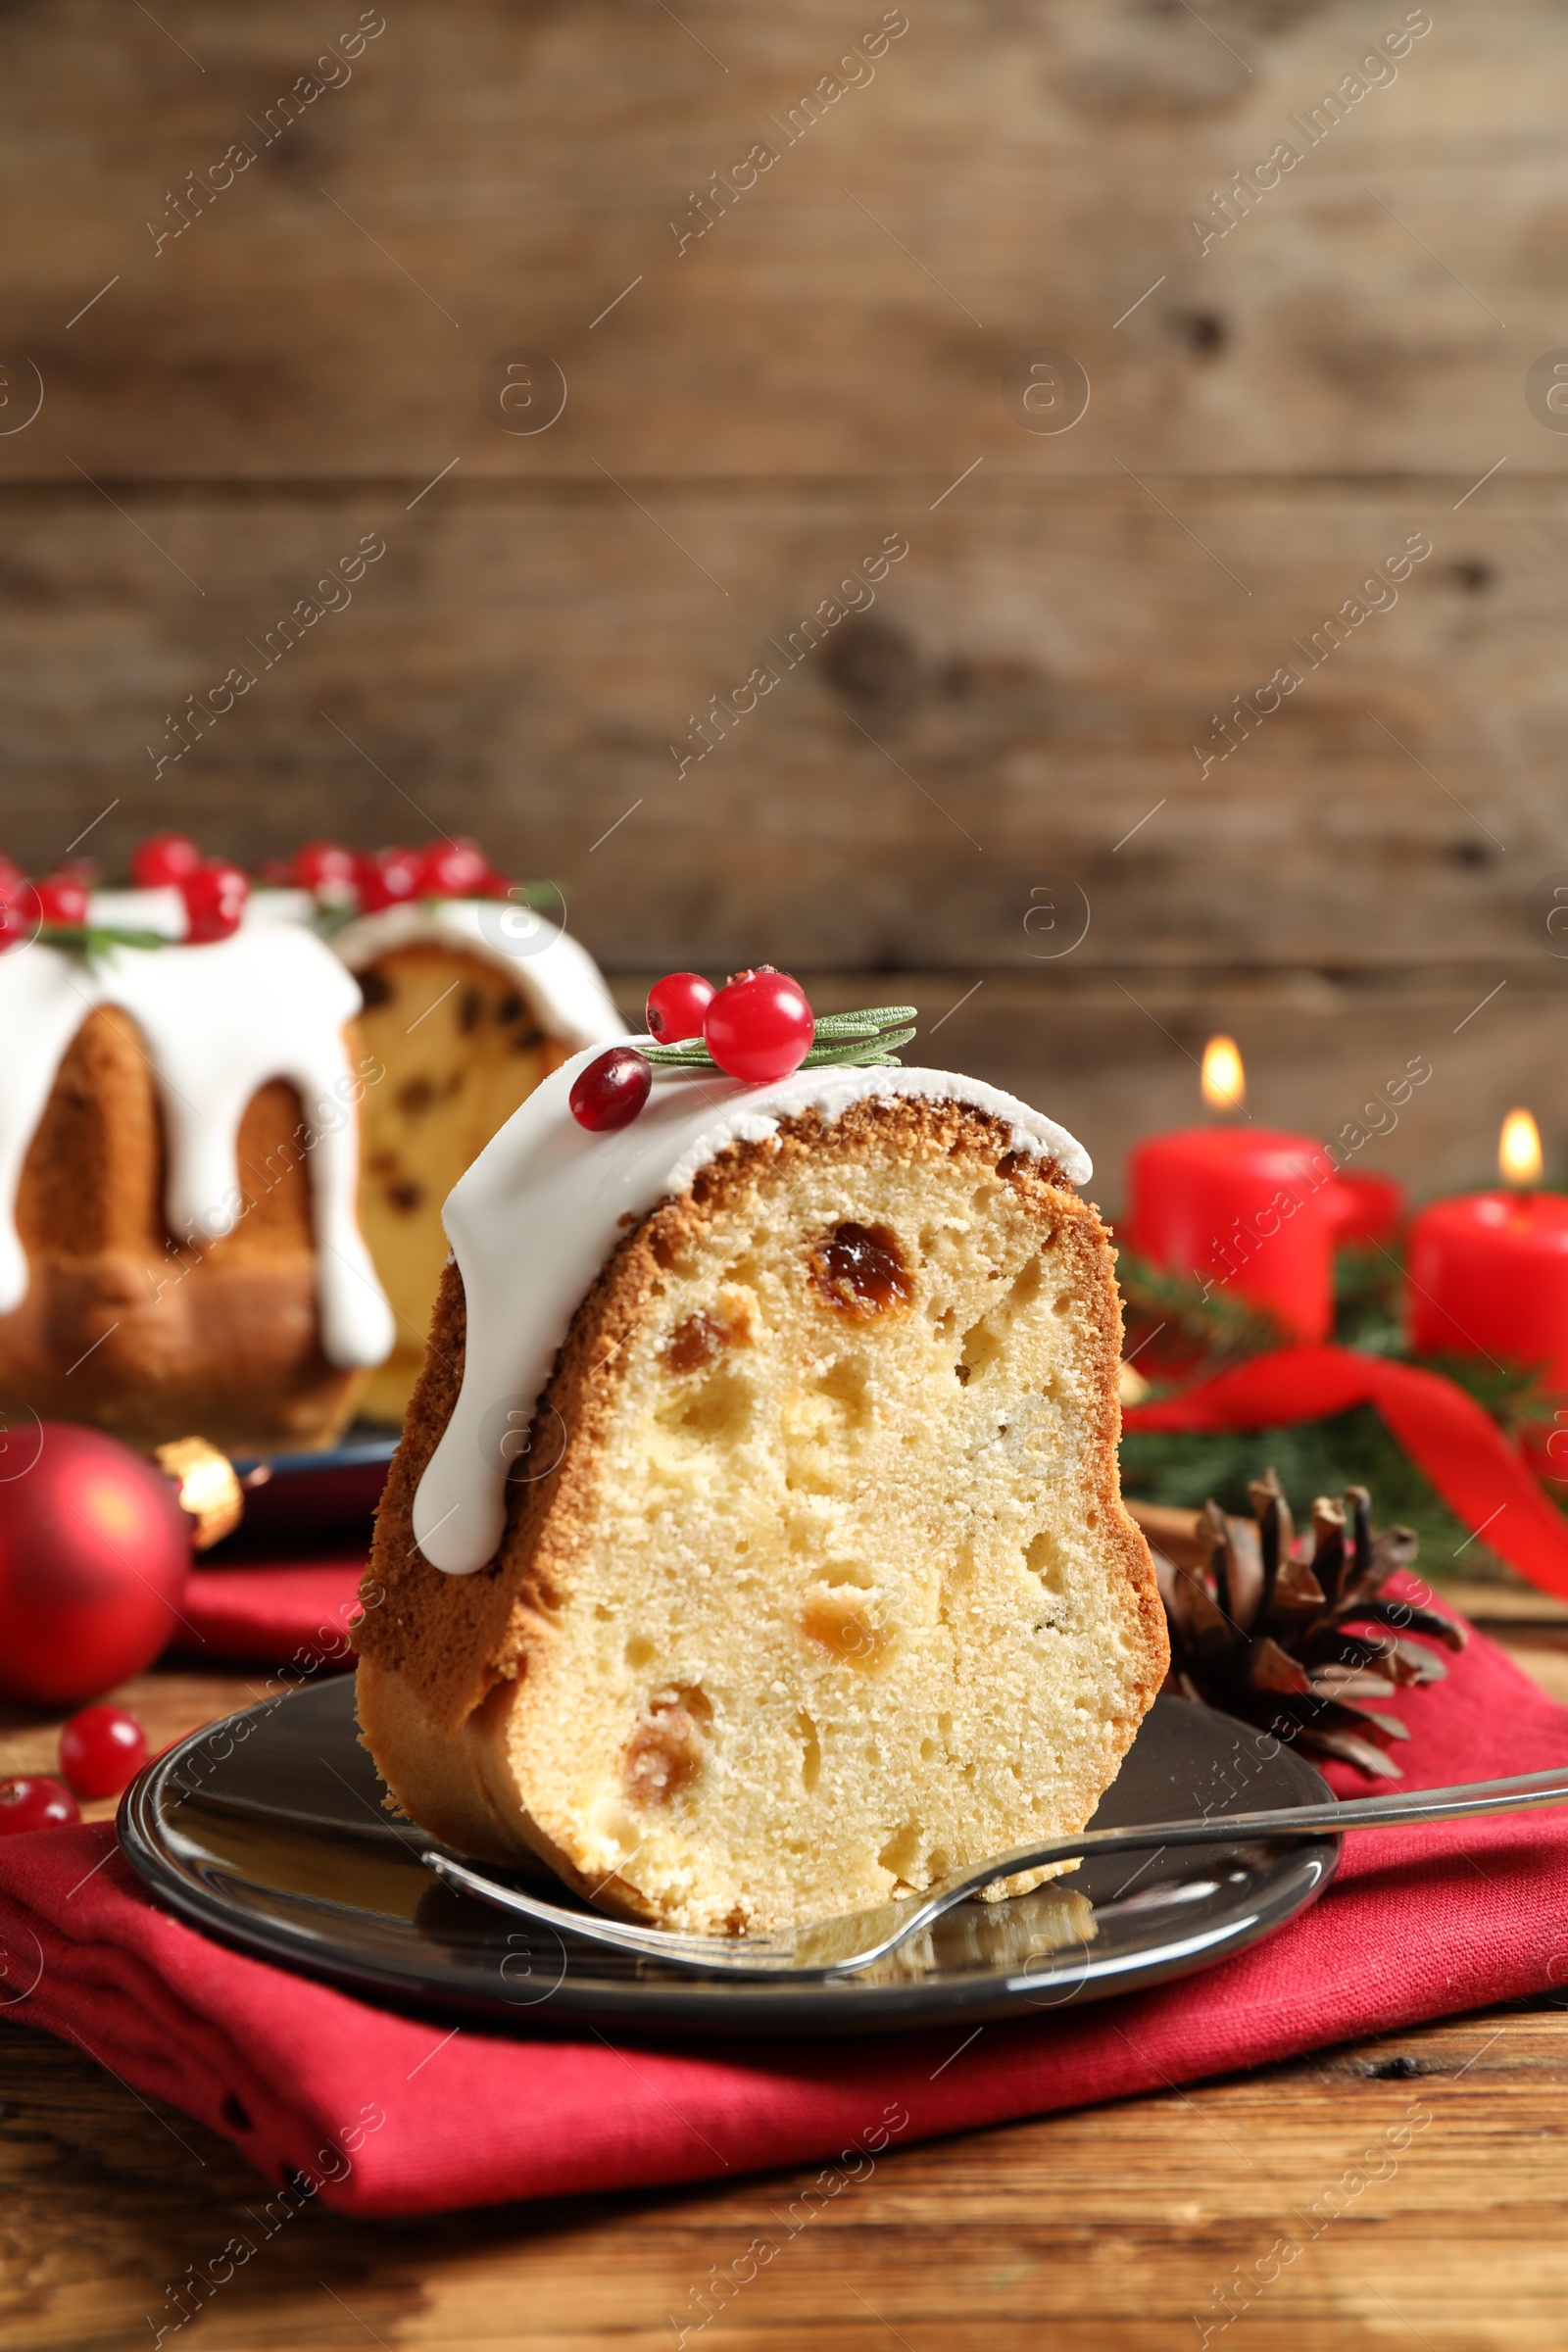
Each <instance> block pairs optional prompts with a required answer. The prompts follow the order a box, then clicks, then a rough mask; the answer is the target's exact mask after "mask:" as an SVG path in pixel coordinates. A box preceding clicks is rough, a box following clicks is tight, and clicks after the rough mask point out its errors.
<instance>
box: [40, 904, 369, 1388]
mask: <svg viewBox="0 0 1568 2352" xmlns="http://www.w3.org/2000/svg"><path fill="white" fill-rule="evenodd" d="M272 896H273V894H258V896H257V897H256V898H255V899H254V900H253V901H252V902H251V904H250V906H249V907H247V908H246V910H245V916H244V919H243V921H241V922H240V923H239V925H238V927H237V928H236V929H235V930H234V931H233V932H232V933H231V934H230V936H229V937H227V938H224V939H218V940H214V941H211V942H207V943H203V944H199V945H188V944H184V927H185V907H184V903H183V901H182V900H181V898H180V896H179V893H178V892H177V891H175V890H146V891H104V892H98V893H95V894H94V895H93V897H92V898H91V900H90V901H89V903H88V909H87V930H88V935H89V937H90V935H91V933H92V932H93V931H94V930H96V931H99V932H103V931H106V930H109V931H121V932H127V931H128V932H132V933H140V934H152V935H156V936H157V937H158V938H159V939H160V940H162V941H163V942H164V944H163V945H161V946H156V947H148V946H141V947H135V946H128V945H124V944H118V945H110V946H104V947H101V948H100V949H98V950H97V951H96V952H94V953H92V954H90V955H89V954H84V953H79V952H77V951H76V950H74V949H73V948H70V947H65V946H55V945H50V944H48V943H47V942H46V941H44V940H41V939H34V940H32V941H30V942H28V943H27V944H25V945H19V946H17V947H15V948H13V949H12V950H11V952H10V953H9V954H6V955H0V1071H3V1075H4V1083H3V1084H0V1314H9V1313H10V1312H11V1311H12V1310H13V1309H14V1308H16V1307H18V1306H19V1305H20V1304H21V1303H22V1301H23V1299H24V1298H25V1295H26V1291H27V1284H28V1266H27V1259H26V1254H25V1250H24V1249H23V1246H22V1243H21V1240H20V1237H19V1235H18V1232H17V1224H16V1205H17V1192H18V1186H19V1183H20V1180H21V1176H22V1170H23V1164H24V1162H25V1159H26V1155H27V1149H28V1146H29V1144H30V1143H31V1141H32V1137H33V1134H34V1131H35V1130H36V1128H37V1126H38V1122H39V1120H40V1119H41V1118H42V1116H43V1113H44V1109H45V1106H46V1104H47V1103H48V1101H49V1097H50V1094H51V1091H52V1089H53V1087H54V1083H55V1078H56V1073H57V1072H58V1070H59V1067H60V1064H61V1061H62V1058H63V1057H64V1055H65V1054H66V1051H67V1048H68V1047H69V1046H70V1044H71V1041H72V1039H73V1037H74V1036H75V1034H76V1032H77V1030H78V1029H80V1027H81V1025H82V1022H83V1021H84V1020H85V1019H86V1018H87V1016H88V1014H89V1013H91V1012H92V1011H93V1009H94V1008H95V1007H96V1006H98V1005H116V1006H119V1007H120V1008H121V1009H122V1010H123V1012H125V1013H127V1014H128V1015H129V1016H130V1018H131V1019H132V1020H133V1021H134V1022H135V1024H136V1028H137V1030H138V1032H139V1034H140V1037H141V1040H142V1043H143V1046H144V1050H145V1053H146V1055H147V1059H148V1061H149V1063H150V1065H151V1067H152V1070H153V1073H154V1076H155V1078H156V1081H157V1087H158V1095H159V1101H160V1105H161V1108H162V1112H163V1120H164V1129H165V1134H166V1137H167V1145H168V1169H167V1184H166V1194H165V1213H166V1217H167V1222H168V1225H169V1230H170V1232H171V1234H172V1235H173V1236H175V1237H180V1236H184V1237H188V1238H189V1239H190V1240H192V1241H193V1242H195V1243H196V1244H197V1245H198V1246H199V1245H201V1244H204V1243H207V1242H213V1241H218V1240H221V1238H222V1237H223V1236H224V1235H225V1234H227V1233H229V1232H231V1231H232V1230H233V1228H234V1225H235V1223H236V1221H237V1219H238V1217H239V1215H240V1214H241V1211H242V1207H243V1201H244V1195H243V1193H242V1190H241V1187H240V1183H239V1168H238V1164H237V1155H236V1143H237V1138H238V1133H239V1126H240V1121H241V1119H242V1117H243V1115H244V1112H245V1109H246V1105H247V1104H248V1103H250V1101H251V1100H252V1098H253V1097H254V1096H255V1095H256V1094H257V1092H258V1091H259V1089H260V1088H262V1087H263V1086H264V1085H266V1083H267V1082H268V1081H269V1080H270V1079H284V1080H287V1081H288V1082H289V1083H290V1084H291V1085H293V1086H294V1087H295V1088H297V1090H298V1092H299V1096H300V1100H301V1103H302V1106H303V1109H304V1113H305V1117H304V1121H303V1123H302V1132H301V1133H300V1134H299V1138H298V1140H299V1142H300V1144H301V1146H302V1148H303V1149H304V1150H305V1152H307V1153H308V1156H309V1161H310V1171H311V1198H312V1207H313V1211H314V1218H315V1227H316V1244H317V1258H318V1295H319V1322H320V1338H321V1348H322V1352H323V1353H324V1354H325V1356H326V1358H327V1360H328V1362H329V1363H331V1364H333V1365H334V1366H336V1367H338V1368H339V1369H341V1370H347V1369H349V1368H351V1367H353V1366H358V1365H367V1364H375V1363H379V1362H380V1361H381V1359H382V1357H383V1356H385V1354H386V1353H387V1351H388V1349H389V1348H390V1347H391V1345H392V1337H393V1330H392V1314H391V1309H390V1307H389V1306H388V1304H387V1301H386V1298H385V1295H384V1294H383V1292H382V1290H381V1286H380V1284H379V1282H378V1281H377V1279H376V1275H375V1269H374V1267H373V1266H372V1265H371V1262H370V1258H369V1253H368V1250H366V1247H365V1244H364V1241H363V1240H362V1238H361V1235H360V1229H359V1222H358V1219H357V1216H356V1213H355V1201H356V1191H357V1182H358V1143H357V1133H356V1121H355V1112H354V1104H355V1103H356V1102H357V1101H358V1099H359V1098H358V1095H357V1094H356V1091H355V1090H356V1087H358V1089H359V1092H360V1093H363V1091H364V1084H365V1080H364V1076H363V1074H357V1073H356V1072H355V1071H354V1069H353V1068H352V1067H351V1064H350V1060H349V1054H348V1049H347V1047H346V1045H345V1042H344V1024H345V1023H346V1022H347V1021H349V1020H350V1019H352V1017H353V1015H354V1014H355V1013H356V1012H357V1011H358V1010H359V1006H360V992H359V988H358V986H357V984H356V983H355V981H354V979H353V977H352V975H351V974H350V973H349V972H348V971H346V970H345V968H344V966H343V965H342V963H341V962H340V961H339V960H338V958H337V957H336V956H334V955H333V954H332V953H331V951H330V950H329V949H328V948H327V947H326V946H325V945H324V944H323V943H322V941H321V940H320V939H319V938H318V937H317V936H316V934H315V933H314V932H313V931H311V930H310V929H308V928H307V927H306V926H305V925H304V924H303V923H302V922H300V921H299V920H298V919H297V917H296V915H295V910H294V909H293V908H292V907H285V906H282V905H273V904H270V899H271V897H272ZM275 897H276V899H277V900H279V901H281V900H283V899H284V897H285V894H283V893H277V894H275Z"/></svg>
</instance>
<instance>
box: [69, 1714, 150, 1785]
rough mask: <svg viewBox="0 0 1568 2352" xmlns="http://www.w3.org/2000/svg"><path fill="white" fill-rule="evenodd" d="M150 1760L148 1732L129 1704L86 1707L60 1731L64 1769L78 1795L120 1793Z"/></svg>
mask: <svg viewBox="0 0 1568 2352" xmlns="http://www.w3.org/2000/svg"><path fill="white" fill-rule="evenodd" d="M146 1761H147V1735H146V1733H145V1732H144V1731H143V1730H142V1728H141V1725H140V1723H139V1722H138V1721H137V1719H136V1717H135V1716H134V1715H132V1713H131V1712H130V1709H129V1708H128V1707H111V1706H97V1707H83V1708H82V1710H81V1712H80V1714H79V1715H73V1717H72V1718H71V1721H70V1722H69V1723H68V1724H67V1725H66V1727H65V1729H64V1730H63V1731H62V1732H61V1735H60V1769H61V1771H62V1772H63V1773H64V1775H65V1777H66V1779H67V1780H68V1781H69V1783H70V1784H71V1786H72V1788H73V1789H74V1790H75V1792H76V1794H77V1795H78V1796H118V1795H119V1794H120V1791H121V1790H122V1789H125V1788H128V1787H129V1785H130V1783H131V1782H132V1781H133V1780H134V1779H135V1777H136V1775H137V1773H138V1772H140V1770H141V1768H142V1766H143V1765H144V1764H145V1763H146Z"/></svg>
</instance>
